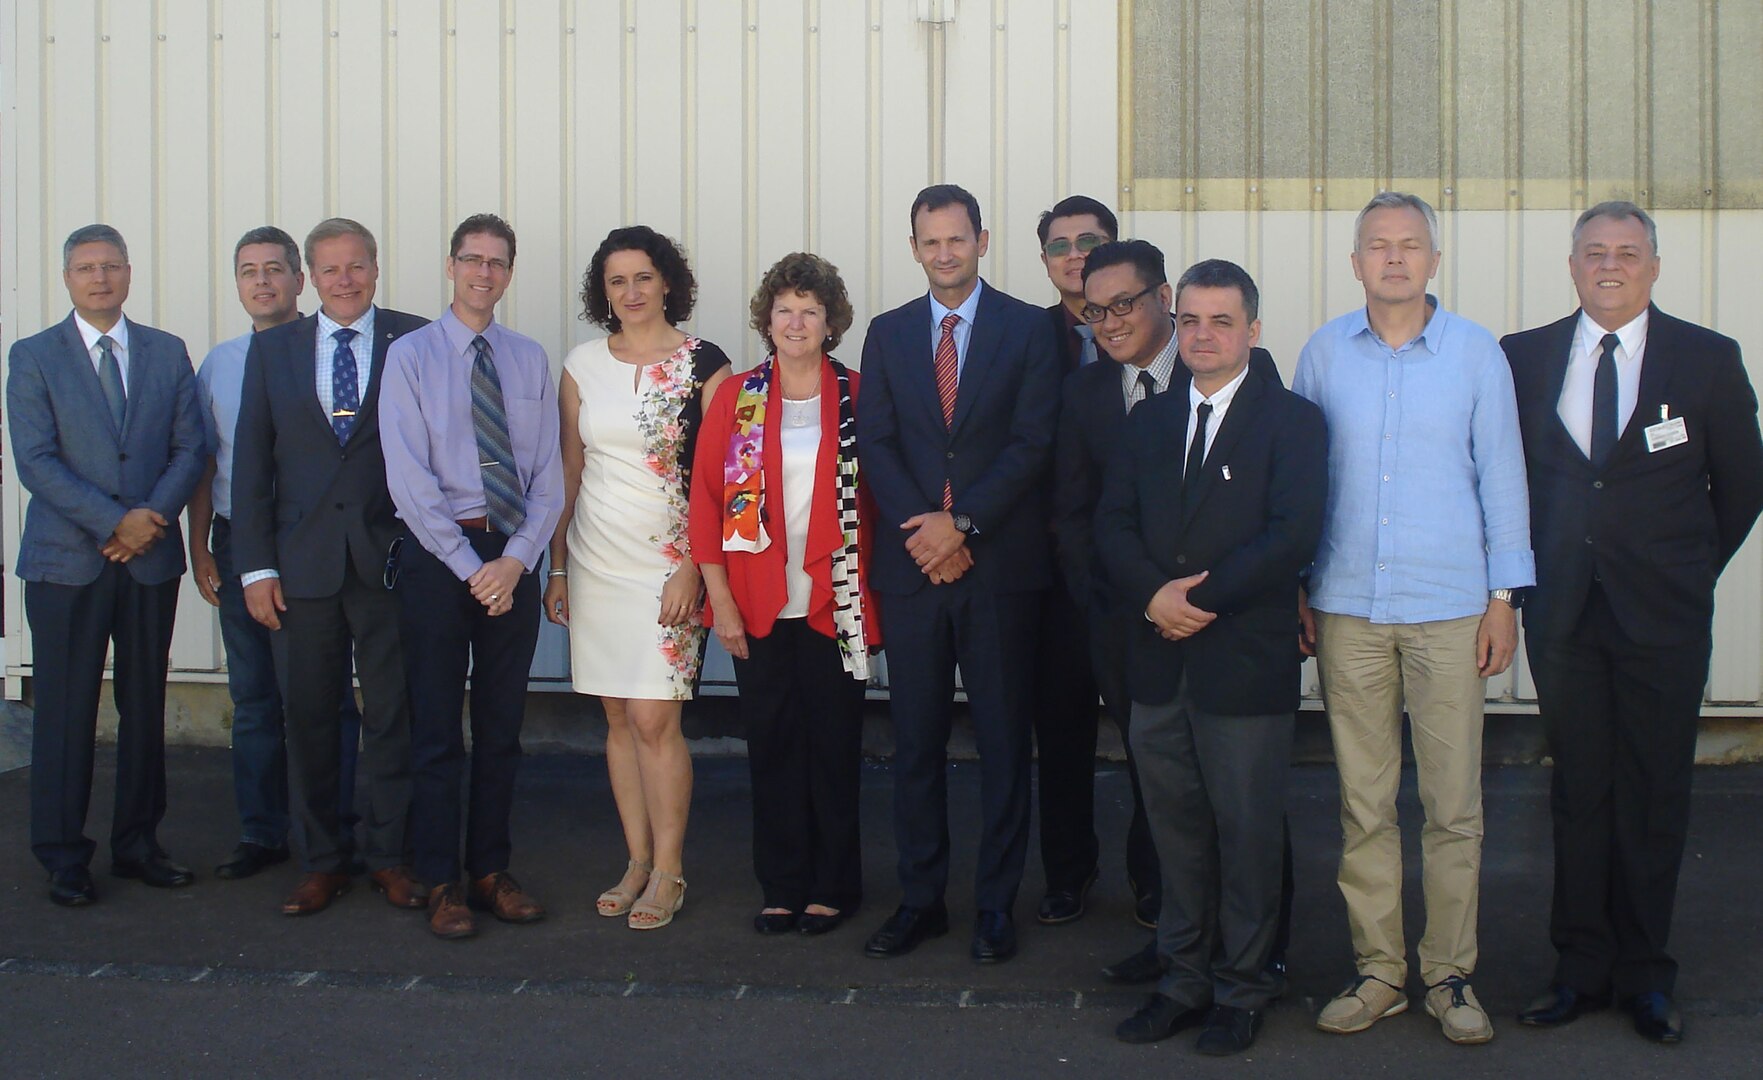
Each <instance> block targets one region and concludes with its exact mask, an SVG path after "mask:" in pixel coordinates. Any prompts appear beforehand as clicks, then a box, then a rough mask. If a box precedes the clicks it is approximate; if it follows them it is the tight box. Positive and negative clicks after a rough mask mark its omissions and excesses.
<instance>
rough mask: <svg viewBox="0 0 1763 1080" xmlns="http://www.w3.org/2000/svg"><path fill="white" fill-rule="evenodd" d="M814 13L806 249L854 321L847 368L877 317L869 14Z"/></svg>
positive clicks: (839, 1)
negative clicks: (837, 282)
mask: <svg viewBox="0 0 1763 1080" xmlns="http://www.w3.org/2000/svg"><path fill="white" fill-rule="evenodd" d="M811 4H812V6H813V7H814V8H816V9H818V20H819V21H818V25H819V27H820V29H819V31H818V34H817V37H818V38H819V41H818V42H817V44H816V46H815V61H814V63H815V72H816V81H815V84H814V86H813V87H812V88H811V93H812V94H813V95H814V104H813V108H814V117H815V125H814V131H815V149H816V153H815V158H814V162H813V168H814V171H815V175H816V177H817V179H816V182H815V185H814V216H813V217H812V218H810V220H809V222H808V228H809V232H810V236H809V241H808V243H809V247H810V248H811V249H812V250H813V251H814V252H816V253H817V254H819V255H822V256H825V257H826V258H827V259H829V260H831V261H832V263H833V264H834V265H835V266H837V267H838V268H839V276H840V277H841V278H843V279H844V282H845V291H846V292H847V293H849V294H850V297H851V305H852V307H853V308H855V310H856V321H855V322H854V323H853V324H852V327H851V330H850V332H849V333H847V334H846V335H845V341H844V343H843V344H842V345H840V346H839V351H838V356H839V358H840V359H841V360H842V361H844V362H845V363H847V364H850V365H851V366H852V367H856V366H857V361H858V359H859V357H861V356H862V353H863V328H864V326H865V325H867V323H868V321H869V317H870V316H871V315H874V314H875V311H874V310H873V309H872V308H871V307H870V304H869V284H870V271H869V226H870V213H869V208H870V203H869V196H870V190H869V168H868V146H869V132H870V117H871V112H870V110H871V106H872V102H871V101H870V99H869V45H870V40H871V37H872V36H873V34H872V31H871V30H870V29H869V26H870V24H869V20H868V12H867V10H866V9H865V6H864V5H863V4H860V3H851V2H847V0H811Z"/></svg>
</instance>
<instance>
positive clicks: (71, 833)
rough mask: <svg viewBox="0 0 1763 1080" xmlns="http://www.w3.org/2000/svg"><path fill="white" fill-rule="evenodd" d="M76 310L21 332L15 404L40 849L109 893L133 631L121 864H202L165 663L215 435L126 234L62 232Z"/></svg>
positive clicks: (11, 399) (65, 875) (148, 876)
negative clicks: (102, 702) (109, 717)
mask: <svg viewBox="0 0 1763 1080" xmlns="http://www.w3.org/2000/svg"><path fill="white" fill-rule="evenodd" d="M61 259H62V270H61V279H62V283H63V284H65V285H66V286H67V293H68V296H69V297H70V298H72V300H73V311H72V312H71V313H70V314H69V315H68V317H67V318H66V319H63V320H62V321H61V322H60V323H58V324H57V325H55V326H52V327H50V328H49V329H47V330H44V331H42V332H41V333H38V334H33V335H32V336H30V337H27V338H22V339H20V340H19V341H17V342H16V343H14V344H13V346H12V355H11V376H10V378H8V379H7V382H6V422H7V426H8V428H10V429H11V432H12V456H13V460H14V462H15V463H16V464H17V466H18V479H19V482H20V483H21V484H23V485H24V488H25V490H26V491H28V492H30V495H31V499H30V504H29V505H28V506H27V507H26V508H25V519H24V534H23V535H22V536H21V537H20V539H19V548H18V563H17V565H16V566H15V567H14V570H15V571H16V573H17V574H18V576H19V577H20V578H21V579H23V581H24V583H25V584H24V606H25V618H26V619H27V620H28V621H29V623H30V628H31V642H32V645H33V647H34V649H33V669H32V670H33V675H34V677H33V678H32V680H31V690H32V693H33V694H34V695H35V705H36V714H35V716H34V718H33V721H32V725H31V853H32V854H34V855H36V857H37V860H38V861H39V862H41V863H42V864H43V868H44V869H45V870H47V871H49V899H51V900H53V901H54V902H55V903H57V904H60V905H62V906H64V907H79V906H83V905H86V904H90V903H92V902H93V901H94V900H96V899H97V898H98V893H97V890H96V888H95V887H94V886H93V884H92V874H91V871H90V870H88V869H87V864H88V863H90V862H91V860H92V853H93V852H94V851H95V850H96V849H97V845H96V844H95V843H93V842H92V841H91V840H90V839H88V838H87V837H86V835H85V825H86V811H87V809H88V807H89V804H90V802H91V798H92V764H93V759H94V757H95V753H94V747H93V740H94V737H95V733H96V730H97V723H98V694H99V691H100V689H102V687H103V685H104V654H105V652H106V651H107V650H108V649H109V647H110V644H111V642H112V641H113V640H114V642H115V644H116V663H115V674H116V688H115V691H116V692H115V696H116V711H117V729H116V807H115V812H114V815H113V816H112V818H111V826H110V872H111V873H112V874H114V875H115V876H117V877H122V878H138V879H140V880H141V881H143V882H145V883H146V884H148V885H153V886H157V887H159V888H172V887H177V886H183V885H188V884H190V883H191V882H192V881H194V880H195V875H194V874H192V873H190V871H189V870H188V869H186V868H184V867H182V866H179V865H178V864H177V863H174V862H172V861H171V859H170V858H168V857H167V856H166V853H165V850H164V849H163V848H161V847H160V846H159V837H158V830H159V822H160V820H161V819H162V818H164V817H165V670H166V665H167V663H168V661H169V660H170V656H171V629H172V622H173V619H174V617H175V616H176V614H177V601H178V579H179V578H180V577H182V576H183V572H184V553H183V550H182V545H181V543H180V541H179V538H178V513H179V511H181V510H182V509H183V507H184V503H185V501H187V500H188V499H189V497H190V492H191V491H192V490H194V489H195V487H196V482H197V481H198V480H199V479H200V478H201V476H202V467H203V464H204V454H203V451H204V448H205V439H204V435H203V429H202V414H201V412H200V410H199V407H198V405H197V403H196V379H195V376H194V374H193V373H192V372H191V370H190V354H189V353H188V352H187V351H186V350H185V349H184V343H183V342H182V341H179V340H178V339H177V338H175V337H172V336H171V335H170V334H167V333H164V332H162V331H159V330H155V329H153V328H152V327H150V326H143V325H141V324H140V323H136V322H131V321H130V320H128V319H127V318H124V316H123V313H122V306H123V304H124V303H125V302H126V301H127V300H128V296H129V283H130V281H131V273H132V272H131V270H130V268H129V254H128V247H127V245H126V244H124V242H123V238H122V234H121V233H119V232H117V231H116V230H115V229H113V228H111V227H110V226H109V225H87V226H85V227H84V228H80V229H76V230H74V232H73V234H72V235H71V236H69V237H68V238H67V242H66V243H65V244H64V245H62V249H61Z"/></svg>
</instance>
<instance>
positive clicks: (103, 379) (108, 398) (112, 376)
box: [98, 334, 128, 431]
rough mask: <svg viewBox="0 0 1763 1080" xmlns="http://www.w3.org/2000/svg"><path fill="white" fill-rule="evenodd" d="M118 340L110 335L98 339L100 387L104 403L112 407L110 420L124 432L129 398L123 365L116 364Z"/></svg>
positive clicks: (117, 428)
mask: <svg viewBox="0 0 1763 1080" xmlns="http://www.w3.org/2000/svg"><path fill="white" fill-rule="evenodd" d="M115 349H116V340H115V339H114V338H112V337H111V336H110V335H109V334H105V335H104V336H103V337H101V338H99V339H98V385H99V386H101V387H103V388H104V401H105V403H106V404H108V405H109V406H110V418H111V419H112V420H115V421H116V430H118V431H121V430H122V421H123V417H124V416H126V415H127V413H128V397H127V395H126V394H124V393H123V389H122V365H120V364H118V363H117V362H116V352H115Z"/></svg>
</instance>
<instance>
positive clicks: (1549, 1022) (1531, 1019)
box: [1518, 983, 1610, 1028]
mask: <svg viewBox="0 0 1763 1080" xmlns="http://www.w3.org/2000/svg"><path fill="white" fill-rule="evenodd" d="M1608 1004H1610V999H1609V998H1607V997H1599V996H1598V995H1596V994H1582V993H1580V992H1579V991H1578V990H1575V989H1574V988H1573V987H1571V986H1568V985H1567V984H1566V983H1554V984H1552V985H1551V986H1550V987H1549V988H1548V989H1547V990H1545V991H1543V992H1542V993H1541V994H1539V995H1537V997H1536V998H1535V999H1534V1000H1533V1001H1531V1003H1530V1004H1529V1005H1527V1006H1525V1007H1524V1010H1523V1011H1522V1012H1520V1013H1519V1014H1518V1022H1519V1023H1520V1024H1525V1025H1527V1026H1529V1027H1545V1028H1550V1027H1560V1026H1561V1025H1562V1024H1571V1023H1573V1022H1574V1021H1575V1020H1578V1019H1579V1018H1580V1016H1582V1015H1583V1014H1585V1013H1589V1012H1594V1011H1596V1010H1598V1009H1602V1008H1603V1007H1604V1006H1606V1005H1608Z"/></svg>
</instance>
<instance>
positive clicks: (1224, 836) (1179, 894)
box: [1130, 679, 1292, 1009]
mask: <svg viewBox="0 0 1763 1080" xmlns="http://www.w3.org/2000/svg"><path fill="white" fill-rule="evenodd" d="M1130 738H1131V740H1132V747H1133V755H1134V758H1135V759H1136V761H1137V762H1138V769H1139V785H1140V787H1141V788H1142V789H1143V790H1144V793H1145V812H1146V814H1147V815H1148V816H1149V818H1150V820H1151V839H1152V842H1153V843H1154V844H1155V845H1156V848H1157V858H1158V860H1159V862H1160V863H1161V864H1162V871H1163V910H1162V913H1161V914H1160V915H1159V916H1158V920H1157V952H1158V954H1159V955H1160V957H1161V958H1162V960H1163V961H1164V964H1165V965H1166V971H1165V973H1164V976H1163V981H1162V982H1161V983H1160V984H1158V987H1157V989H1158V991H1159V992H1160V993H1163V994H1167V995H1168V996H1169V997H1171V998H1173V999H1174V1000H1175V1001H1176V1002H1177V1003H1179V1004H1181V1005H1183V1006H1185V1007H1187V1008H1200V1007H1204V1006H1205V1005H1207V1004H1208V1003H1212V1004H1217V1005H1230V1006H1234V1007H1236V1008H1239V1009H1262V1008H1265V1007H1266V1006H1267V1003H1268V999H1269V998H1270V997H1271V996H1272V994H1273V991H1274V989H1275V986H1274V979H1273V977H1272V976H1271V975H1269V974H1268V973H1267V971H1266V966H1267V957H1268V953H1269V951H1270V950H1271V949H1272V948H1273V942H1274V937H1275V935H1276V933H1277V930H1278V925H1279V904H1280V884H1281V881H1282V869H1281V861H1280V860H1281V854H1280V853H1281V850H1282V845H1283V843H1284V835H1285V834H1284V828H1283V823H1284V820H1285V794H1286V772H1287V769H1288V767H1289V765H1290V762H1291V756H1292V714H1291V713H1281V714H1278V715H1273V716H1220V715H1217V714H1213V713H1206V712H1202V711H1200V710H1199V709H1197V708H1195V706H1194V704H1193V702H1192V700H1190V699H1189V697H1188V692H1187V682H1186V680H1185V679H1184V680H1183V682H1182V685H1181V688H1180V690H1179V691H1178V692H1177V694H1176V696H1175V700H1173V701H1171V702H1169V703H1167V704H1163V705H1146V704H1144V703H1142V702H1137V701H1135V702H1133V706H1132V728H1131V735H1130Z"/></svg>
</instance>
